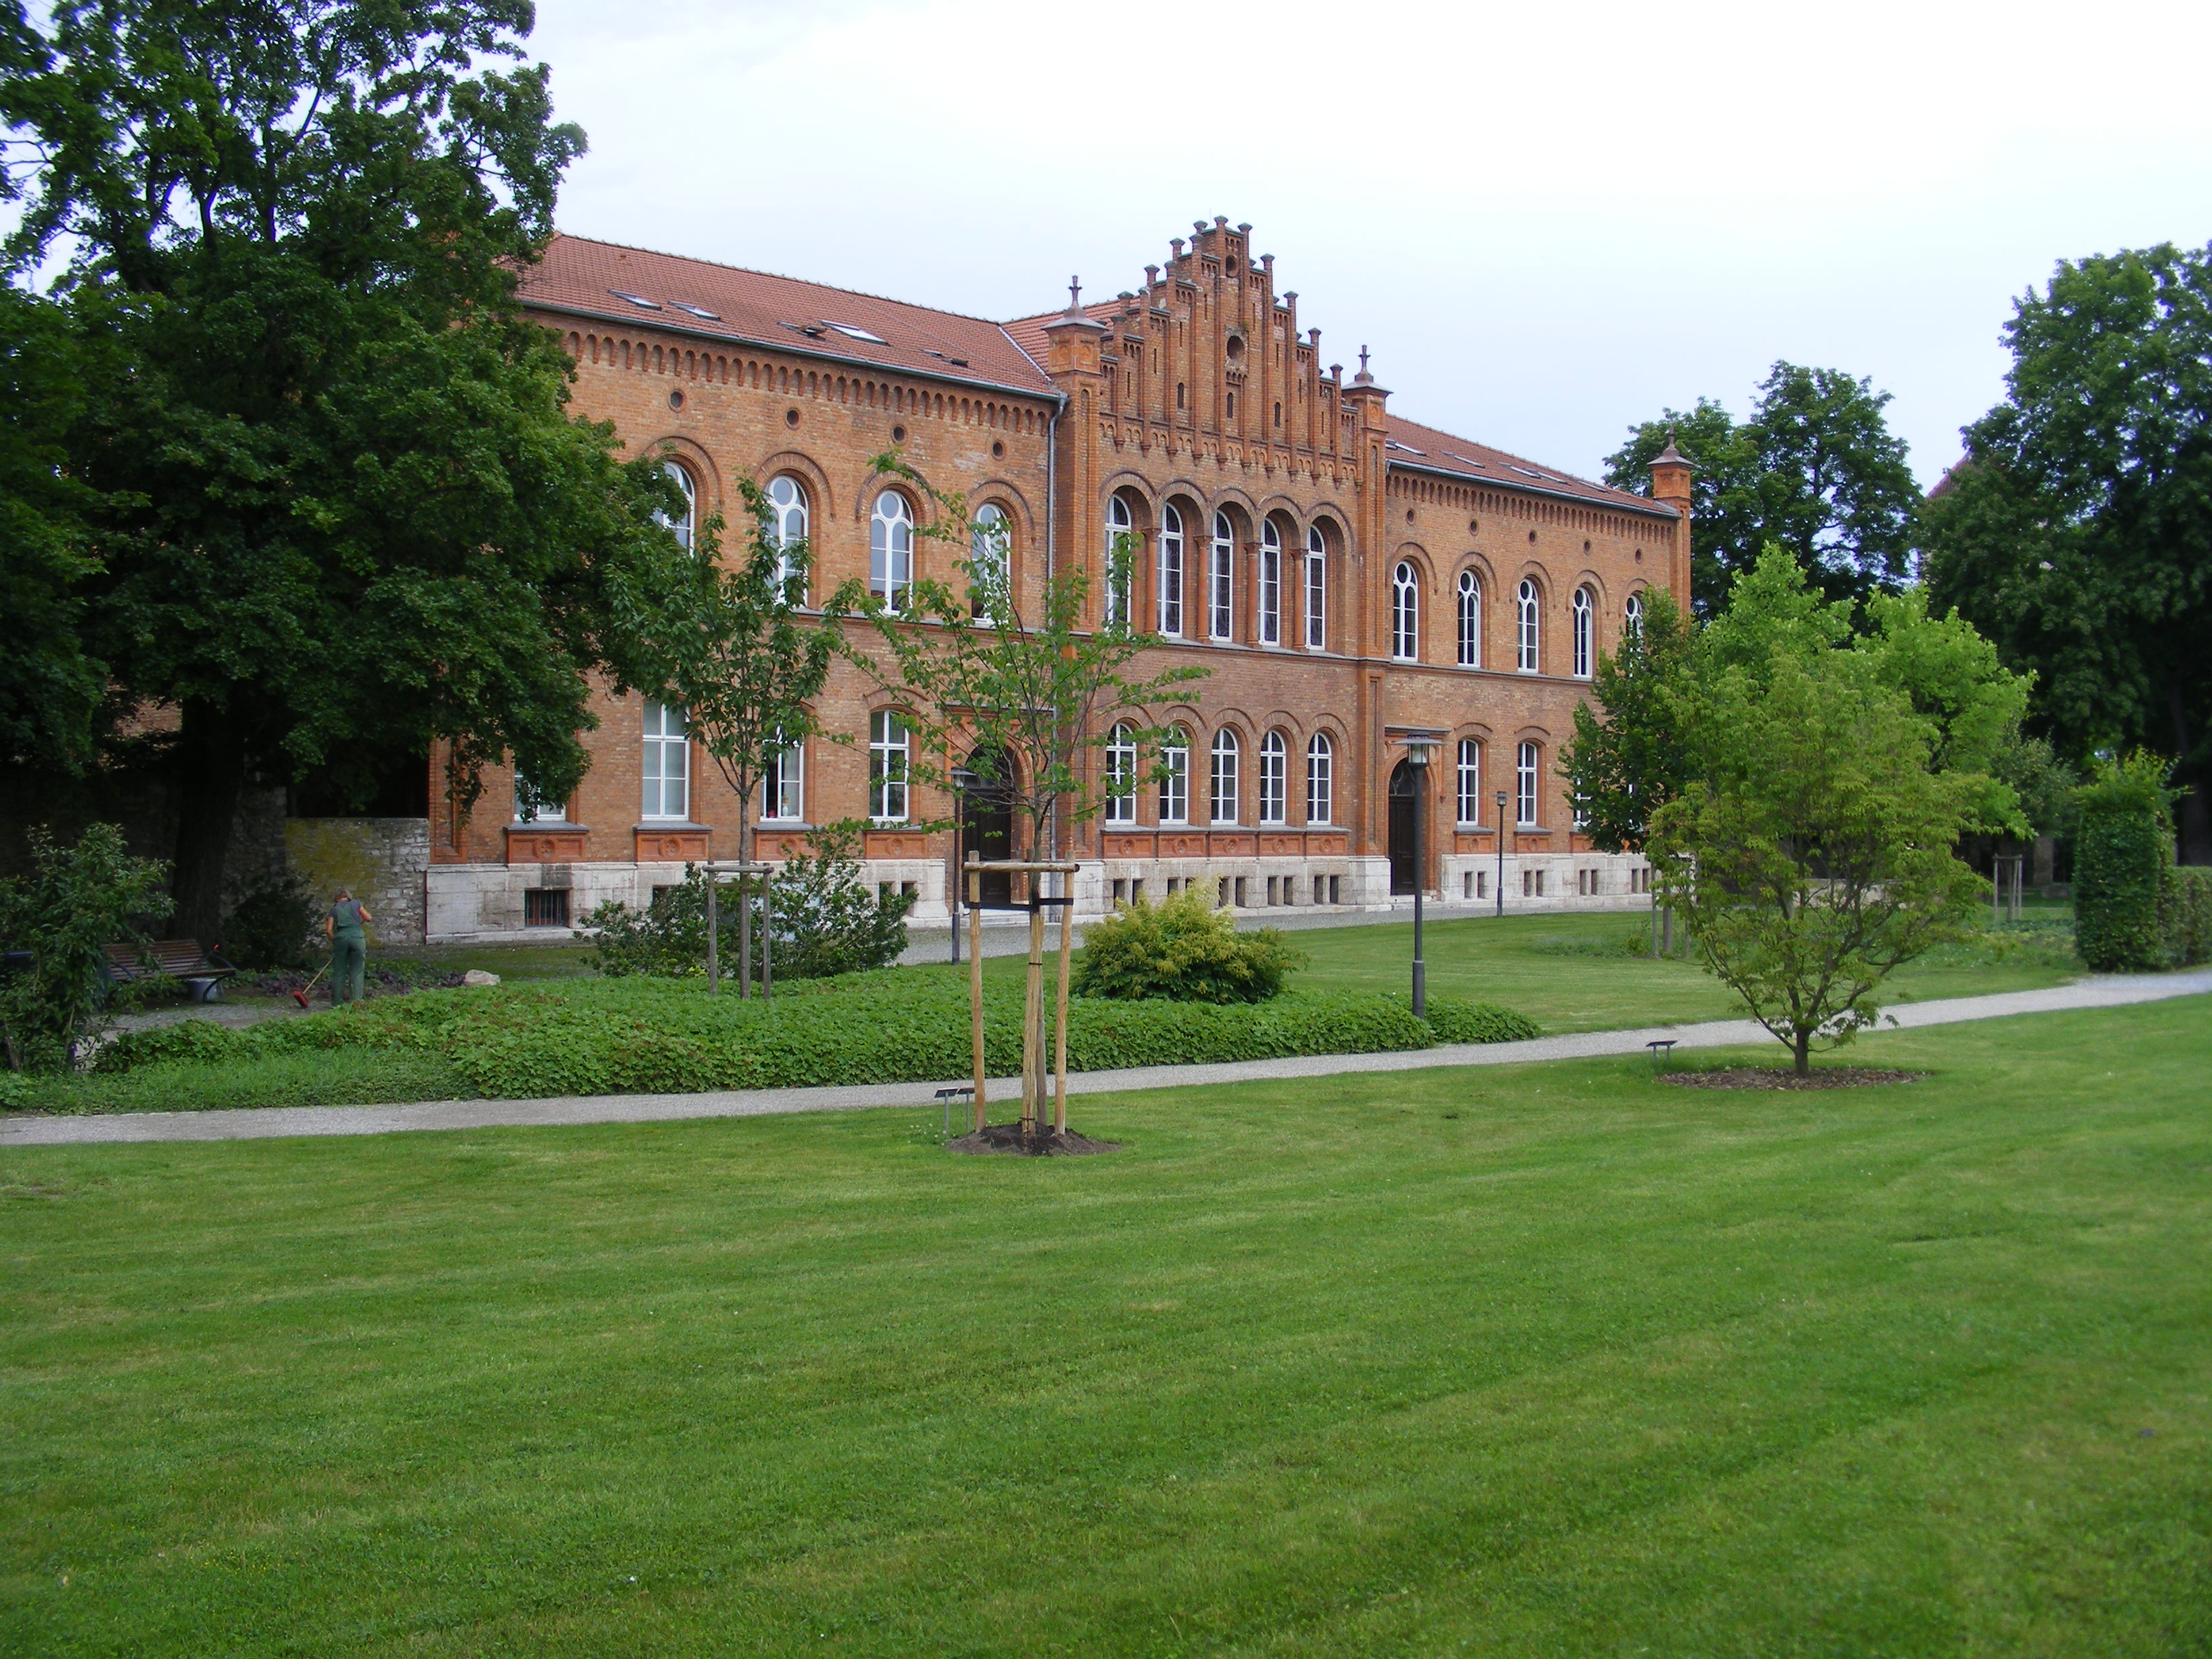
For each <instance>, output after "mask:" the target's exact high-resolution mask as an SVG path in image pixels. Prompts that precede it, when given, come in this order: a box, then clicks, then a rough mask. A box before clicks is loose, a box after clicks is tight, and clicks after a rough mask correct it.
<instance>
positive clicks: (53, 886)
mask: <svg viewBox="0 0 2212 1659" xmlns="http://www.w3.org/2000/svg"><path fill="white" fill-rule="evenodd" d="M30 842H31V869H30V872H29V873H28V874H26V875H21V876H11V877H9V878H8V879H6V880H4V881H0V950H4V951H7V952H8V953H9V954H8V960H7V961H6V963H5V964H4V965H0V1036H4V1037H5V1040H6V1042H7V1050H8V1067H9V1070H10V1071H15V1072H31V1071H60V1070H64V1069H66V1068H67V1066H69V1064H70V1059H71V1057H72V1055H73V1054H74V1053H75V1051H76V1048H77V1045H78V1044H79V1043H80V1042H82V1041H83V1040H84V1039H85V1038H87V1037H88V1036H92V1035H93V1034H94V1032H96V1031H97V1030H100V1025H101V1024H102V1015H103V1011H104V1010H105V1008H106V1006H107V1004H108V1001H109V985H108V980H107V956H106V949H105V947H106V945H110V944H112V943H114V942H116V941H118V940H126V939H127V940H130V941H131V942H132V943H134V944H138V945H143V944H145V943H146V942H147V941H148V935H147V933H146V932H145V930H144V928H143V927H142V926H141V925H140V923H139V920H138V919H139V918H141V917H152V918H155V919H159V918H160V917H162V916H166V915H168V913H169V910H170V908H171V906H170V902H169V898H168V895H167V893H165V892H164V891H163V888H164V887H166V886H167V884H168V877H169V872H168V866H166V865H164V864H160V863H157V862H155V860H150V859H138V858H133V857H131V855H130V854H128V853H127V852H125V850H124V846H123V832H122V831H121V830H120V829H117V828H116V827H115V826H114V825H113V824H112V823H95V824H94V825H92V826H91V827H90V828H89V829H86V831H85V832H84V834H83V836H82V837H80V838H79V840H78V842H77V843H76V846H74V847H71V848H62V847H58V846H57V845H56V844H55V842H54V841H53V838H52V836H49V835H47V834H46V831H45V830H43V829H33V830H32V831H31V833H30Z"/></svg>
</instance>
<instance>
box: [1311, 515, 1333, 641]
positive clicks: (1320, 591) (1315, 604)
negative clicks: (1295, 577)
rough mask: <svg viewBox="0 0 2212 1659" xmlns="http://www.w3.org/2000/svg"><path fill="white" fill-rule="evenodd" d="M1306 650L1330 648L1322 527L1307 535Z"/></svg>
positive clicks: (1325, 548) (1324, 543)
mask: <svg viewBox="0 0 2212 1659" xmlns="http://www.w3.org/2000/svg"><path fill="white" fill-rule="evenodd" d="M1306 649H1307V650H1309V651H1326V650H1328V544H1327V543H1326V542H1324V541H1323V540H1322V534H1321V526H1319V525H1316V526H1314V527H1313V528H1312V529H1310V530H1309V531H1307V532H1306Z"/></svg>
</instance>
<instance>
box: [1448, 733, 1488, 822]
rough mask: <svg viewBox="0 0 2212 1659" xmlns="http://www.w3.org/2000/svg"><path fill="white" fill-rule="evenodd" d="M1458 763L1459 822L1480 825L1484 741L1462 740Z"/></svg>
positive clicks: (1456, 778) (1456, 780) (1456, 781)
mask: <svg viewBox="0 0 2212 1659" xmlns="http://www.w3.org/2000/svg"><path fill="white" fill-rule="evenodd" d="M1458 762H1459V765H1458V771H1457V775H1456V776H1455V779H1454V781H1455V783H1456V784H1457V785H1458V787H1459V822H1460V823H1462V824H1469V825H1478V824H1480V823H1481V822H1482V739H1481V738H1461V739H1460V740H1459V755H1458Z"/></svg>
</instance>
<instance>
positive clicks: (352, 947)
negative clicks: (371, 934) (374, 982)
mask: <svg viewBox="0 0 2212 1659" xmlns="http://www.w3.org/2000/svg"><path fill="white" fill-rule="evenodd" d="M375 920H376V918H375V917H374V916H372V915H369V914H368V906H367V905H366V904H363V903H362V902H361V901H360V900H359V899H357V898H356V897H355V896H353V895H352V894H351V893H349V892H348V891H346V890H345V889H344V888H343V887H341V888H339V889H338V898H337V903H335V904H333V905H332V906H331V913H330V915H326V916H325V917H324V918H323V937H324V938H325V939H328V940H330V942H331V1002H332V1003H333V1004H336V1003H341V1002H358V1001H359V1000H361V995H362V988H363V987H362V981H364V980H365V979H366V978H367V976H368V933H367V931H366V930H365V929H364V928H363V927H362V923H363V922H367V921H375Z"/></svg>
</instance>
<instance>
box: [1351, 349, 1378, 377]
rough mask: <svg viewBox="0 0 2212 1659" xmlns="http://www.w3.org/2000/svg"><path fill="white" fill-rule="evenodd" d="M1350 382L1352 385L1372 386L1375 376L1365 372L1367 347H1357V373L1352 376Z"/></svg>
mask: <svg viewBox="0 0 2212 1659" xmlns="http://www.w3.org/2000/svg"><path fill="white" fill-rule="evenodd" d="M1374 384H1375V377H1374V376H1373V375H1372V374H1369V373H1368V372H1367V348H1366V347H1365V346H1362V347H1360V348H1359V373H1358V374H1355V375H1353V376H1352V385H1354V386H1373V385H1374Z"/></svg>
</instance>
